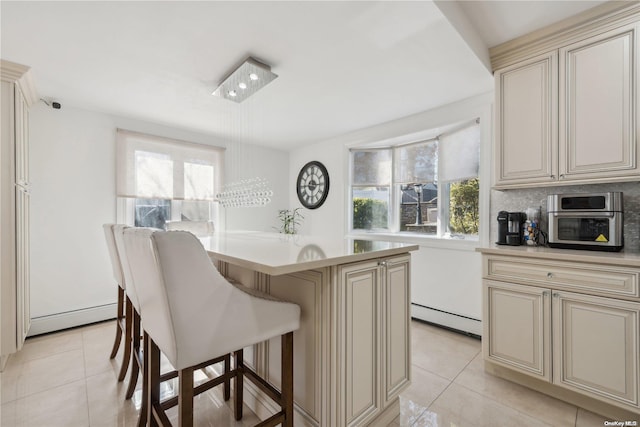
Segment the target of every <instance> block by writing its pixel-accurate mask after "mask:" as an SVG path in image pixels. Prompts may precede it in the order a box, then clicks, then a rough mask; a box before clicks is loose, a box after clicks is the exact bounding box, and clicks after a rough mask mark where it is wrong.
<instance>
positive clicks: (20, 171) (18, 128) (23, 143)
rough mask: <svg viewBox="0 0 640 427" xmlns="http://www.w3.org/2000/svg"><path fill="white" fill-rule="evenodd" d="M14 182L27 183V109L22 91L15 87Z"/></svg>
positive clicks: (24, 184)
mask: <svg viewBox="0 0 640 427" xmlns="http://www.w3.org/2000/svg"><path fill="white" fill-rule="evenodd" d="M14 101H15V106H14V108H15V110H14V112H15V113H14V114H15V180H16V181H15V182H16V184H18V185H22V186H26V185H28V184H29V110H28V109H27V102H26V101H25V100H24V96H23V95H22V92H20V90H19V89H18V88H17V87H16V88H15V98H14Z"/></svg>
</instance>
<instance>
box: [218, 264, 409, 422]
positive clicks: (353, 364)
mask: <svg viewBox="0 0 640 427" xmlns="http://www.w3.org/2000/svg"><path fill="white" fill-rule="evenodd" d="M212 256H213V255H212ZM214 258H215V257H214ZM410 260H411V257H410V256H409V254H408V253H404V254H393V255H390V256H380V257H374V258H371V259H366V260H361V261H356V262H348V261H347V262H344V261H343V262H341V263H338V264H336V265H329V266H326V267H319V268H312V269H309V270H303V271H295V272H291V273H287V274H266V273H263V272H260V271H257V270H253V269H252V268H248V267H246V266H239V265H234V264H233V263H231V262H226V261H218V262H217V263H218V269H219V270H220V272H221V273H222V274H223V275H224V276H225V277H227V278H229V279H232V280H234V281H237V282H240V283H242V284H243V285H244V286H247V287H250V288H254V289H257V290H260V291H263V292H266V293H268V294H270V295H273V296H274V297H277V298H279V299H283V300H287V301H291V302H294V303H296V304H298V305H299V306H300V308H301V319H300V329H298V330H297V331H295V332H294V402H295V409H296V411H295V419H294V424H295V425H296V426H298V425H299V426H326V427H329V426H331V427H334V426H336V427H347V426H364V425H380V426H387V425H388V424H389V423H391V422H392V421H393V419H394V418H395V417H396V416H397V415H398V413H399V394H400V393H401V392H402V391H403V390H404V389H405V388H406V387H407V386H408V385H409V381H410V367H411V360H410V351H411V346H410V329H409V328H410V323H409V322H410V311H409V308H410V277H411V275H410ZM245 361H246V362H247V363H248V364H250V365H251V366H252V367H254V368H255V369H256V371H257V372H258V373H259V374H261V375H264V377H265V378H266V379H267V380H268V381H269V382H270V383H272V384H273V385H274V386H275V387H278V388H279V386H280V384H279V381H280V341H279V338H278V339H273V340H270V341H268V342H264V343H260V344H258V345H254V346H252V347H251V348H247V349H245ZM245 387H246V393H245V402H246V403H247V404H248V405H249V407H250V408H251V409H252V410H253V411H254V412H255V413H256V414H257V415H258V417H260V418H262V419H264V418H266V417H268V416H270V415H272V414H273V413H275V412H276V411H277V409H276V408H275V407H274V406H273V405H272V403H271V401H270V399H269V398H268V397H267V396H265V395H264V394H263V393H262V392H261V391H259V390H258V389H256V388H253V387H251V384H250V383H247V384H246V386H245Z"/></svg>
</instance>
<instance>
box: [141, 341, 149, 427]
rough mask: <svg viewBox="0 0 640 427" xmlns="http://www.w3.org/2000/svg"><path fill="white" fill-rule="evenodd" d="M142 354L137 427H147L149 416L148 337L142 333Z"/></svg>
mask: <svg viewBox="0 0 640 427" xmlns="http://www.w3.org/2000/svg"><path fill="white" fill-rule="evenodd" d="M142 341H143V344H144V352H143V363H142V399H141V403H142V404H141V406H140V416H139V417H138V427H145V426H146V425H147V417H148V415H149V411H148V407H149V353H150V350H149V341H150V339H149V336H148V335H147V333H146V332H145V333H144V338H143V340H142Z"/></svg>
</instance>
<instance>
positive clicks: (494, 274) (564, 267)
mask: <svg viewBox="0 0 640 427" xmlns="http://www.w3.org/2000/svg"><path fill="white" fill-rule="evenodd" d="M484 276H485V277H486V278H487V279H493V280H502V281H505V280H506V281H511V282H516V283H523V284H531V285H536V286H541V285H543V286H546V287H552V288H555V287H562V288H569V289H573V290H577V291H584V292H589V293H594V292H596V293H599V294H602V295H611V296H626V297H638V296H639V293H638V281H640V270H639V269H634V268H625V267H618V266H611V265H607V264H593V263H580V262H571V261H549V260H539V259H532V258H530V259H523V258H517V257H502V256H495V257H486V258H485V263H484Z"/></svg>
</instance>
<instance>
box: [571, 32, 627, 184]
mask: <svg viewBox="0 0 640 427" xmlns="http://www.w3.org/2000/svg"><path fill="white" fill-rule="evenodd" d="M636 55H637V26H636V25H635V24H634V25H628V26H626V27H622V28H618V29H615V30H612V31H608V32H606V33H604V34H601V35H598V36H595V37H591V38H588V39H586V40H583V41H580V42H578V43H574V44H572V45H569V46H566V47H564V48H562V49H560V76H561V80H560V94H559V97H560V99H559V100H560V132H559V145H560V180H561V181H562V180H576V179H589V178H601V177H602V178H606V177H623V176H625V175H635V174H638V160H639V157H638V150H637V146H636V117H637V114H638V113H637V112H636V111H635V108H634V106H635V105H636V97H637V94H636V92H635V91H636V87H635V85H636V73H637V62H636V61H637V58H636Z"/></svg>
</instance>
